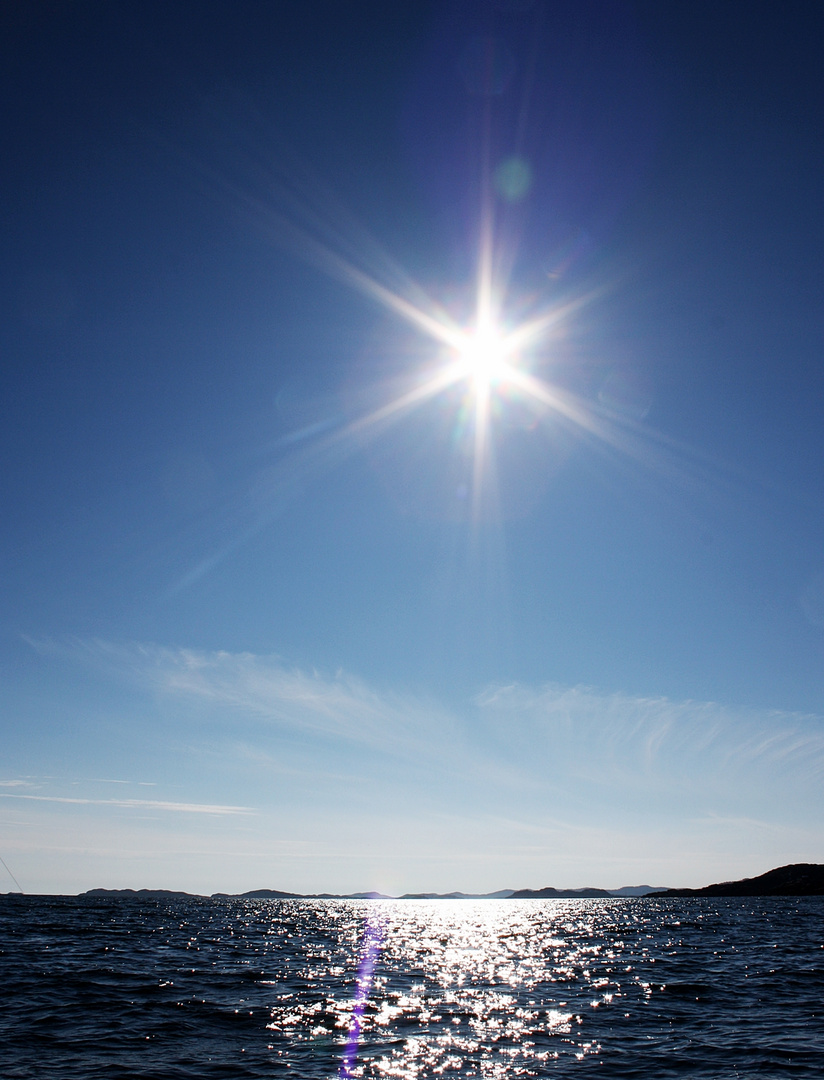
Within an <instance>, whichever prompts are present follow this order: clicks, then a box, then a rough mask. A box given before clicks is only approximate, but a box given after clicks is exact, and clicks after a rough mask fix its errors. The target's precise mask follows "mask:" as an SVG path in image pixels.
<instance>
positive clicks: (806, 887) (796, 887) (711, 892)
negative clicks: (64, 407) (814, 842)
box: [652, 863, 824, 897]
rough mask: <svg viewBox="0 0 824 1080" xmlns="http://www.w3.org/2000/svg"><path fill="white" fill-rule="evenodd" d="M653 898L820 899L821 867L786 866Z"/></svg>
mask: <svg viewBox="0 0 824 1080" xmlns="http://www.w3.org/2000/svg"><path fill="white" fill-rule="evenodd" d="M652 895H653V896H656V897H657V896H824V865H822V864H821V863H790V864H789V865H787V866H779V867H776V869H775V870H768V871H767V872H766V874H759V876H758V877H754V878H741V879H740V880H739V881H721V882H718V883H717V884H715V885H705V886H704V888H703V889H665V890H663V891H662V892H656V893H653V894H652Z"/></svg>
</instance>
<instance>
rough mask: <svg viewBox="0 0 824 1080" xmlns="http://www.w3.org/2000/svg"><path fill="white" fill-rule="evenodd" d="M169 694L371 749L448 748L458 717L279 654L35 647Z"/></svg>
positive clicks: (95, 645) (101, 645)
mask: <svg viewBox="0 0 824 1080" xmlns="http://www.w3.org/2000/svg"><path fill="white" fill-rule="evenodd" d="M32 644H33V645H34V646H35V647H36V648H37V649H38V650H39V651H41V652H46V653H57V654H60V655H63V656H66V655H70V656H71V657H73V658H74V659H78V660H82V661H83V662H84V663H91V664H93V665H94V666H95V667H98V668H102V669H104V670H106V671H108V672H109V673H111V674H116V675H119V676H121V677H124V678H126V679H128V680H129V681H131V682H133V683H134V682H136V683H137V684H139V685H140V686H141V687H143V688H144V689H145V688H150V689H152V690H154V691H155V692H158V693H160V694H163V695H170V696H175V697H178V698H185V699H188V700H189V701H193V702H202V703H203V704H205V705H208V704H212V705H216V706H222V707H224V708H225V710H226V712H227V719H228V718H229V716H230V715H231V714H233V713H234V714H239V715H243V716H246V717H252V718H256V719H259V720H263V721H268V722H270V723H272V724H276V725H279V726H281V727H283V728H286V729H291V730H294V731H298V732H305V733H309V734H314V735H320V736H326V737H328V738H333V739H343V740H347V741H350V742H356V743H361V744H363V743H365V744H368V745H370V746H372V747H373V748H375V749H385V750H397V749H399V748H405V749H407V750H413V749H420V748H422V747H426V746H428V745H431V744H432V743H433V742H434V743H437V744H438V745H441V746H442V745H443V742H444V738H445V735H446V732H447V731H449V730H451V729H453V728H454V725H455V717H454V716H453V715H452V714H450V713H449V712H448V711H447V710H446V709H444V708H443V707H442V706H440V705H438V704H437V703H433V702H427V701H423V700H420V699H417V698H415V697H413V696H412V695H401V694H397V693H394V692H391V691H382V690H378V689H376V688H374V687H372V686H370V685H369V684H367V683H366V682H364V681H363V680H361V679H358V678H356V677H355V676H352V675H349V674H347V673H345V672H343V671H339V672H337V673H335V674H334V675H325V674H322V673H320V672H318V671H316V670H311V671H306V670H302V669H300V668H298V667H295V666H290V665H288V664H286V663H285V662H284V661H283V660H282V659H281V658H280V657H278V656H261V655H257V654H254V653H248V652H242V653H231V652H226V651H211V652H210V651H206V650H197V649H187V648H173V647H169V646H162V645H154V644H128V645H120V644H112V643H109V642H104V641H99V640H92V641H82V640H71V641H68V642H63V643H59V642H58V643H54V642H32Z"/></svg>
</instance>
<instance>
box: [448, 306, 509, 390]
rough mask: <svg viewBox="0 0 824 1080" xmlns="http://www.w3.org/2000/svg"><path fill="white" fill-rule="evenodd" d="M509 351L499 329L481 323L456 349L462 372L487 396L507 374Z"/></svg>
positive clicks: (489, 324) (490, 324)
mask: <svg viewBox="0 0 824 1080" xmlns="http://www.w3.org/2000/svg"><path fill="white" fill-rule="evenodd" d="M508 352H509V350H508V348H507V344H506V342H505V340H504V338H503V337H502V335H501V333H500V331H499V330H498V328H497V327H496V326H495V325H494V324H493V323H482V324H480V325H479V326H477V327H476V328H475V329H474V330H473V331H471V332H470V333H468V334H467V335H466V337H465V339H464V341H463V342H462V343H461V345H460V347H459V349H458V355H459V364H460V367H461V373H462V374H463V376H464V378H466V379H468V380H469V381H470V382H471V383H472V384H473V386H474V388H475V390H476V391H477V392H480V393H484V394H485V393H488V392H489V390H490V389H491V387H492V386H493V384H494V383H496V382H498V381H499V380H500V379H502V378H505V377H506V375H507V373H508V370H509V364H508V363H507V354H508Z"/></svg>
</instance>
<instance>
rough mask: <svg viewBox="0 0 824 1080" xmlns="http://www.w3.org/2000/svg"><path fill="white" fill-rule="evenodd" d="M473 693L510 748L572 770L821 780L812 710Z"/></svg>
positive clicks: (820, 747)
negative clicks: (543, 756)
mask: <svg viewBox="0 0 824 1080" xmlns="http://www.w3.org/2000/svg"><path fill="white" fill-rule="evenodd" d="M476 700H477V705H478V708H479V710H480V713H481V715H482V716H483V717H485V719H486V725H487V727H488V728H491V729H492V730H495V729H497V730H505V731H506V733H507V745H508V747H509V749H510V752H512V753H515V754H524V753H526V749H527V747H532V751H533V754H535V753H540V752H541V751H546V752H551V753H552V755H553V756H554V757H556V758H558V759H561V760H563V761H564V762H565V765H566V767H567V768H569V769H571V770H573V772H575V773H577V774H578V775H580V776H582V777H584V776H588V777H592V776H593V775H594V774H600V775H603V774H604V773H612V774H613V776H614V778H615V779H616V780H618V781H621V780H622V781H624V782H630V781H631V780H632V779H633V778H634V779H635V780H636V781H637V780H640V779H644V781H645V782H649V781H650V780H657V781H660V782H662V783H669V782H670V781H671V779H672V778H673V776H681V777H683V778H688V779H690V780H695V779H700V778H702V777H707V776H709V775H716V776H720V777H723V778H725V779H726V780H727V781H728V782H730V783H732V781H733V780H734V779H735V777H736V776H739V777H740V776H743V775H747V774H749V775H752V774H754V773H756V772H759V771H767V772H770V773H771V774H772V776H773V777H774V778H775V779H778V778H779V777H780V776H781V775H782V774H788V775H789V774H791V775H792V776H794V777H795V778H796V779H798V780H803V781H805V782H811V781H814V782H817V781H820V780H821V779H824V718H822V717H821V716H817V715H814V714H804V713H794V712H789V711H781V710H755V709H746V708H735V707H731V706H728V705H723V704H720V703H717V702H712V701H689V700H687V701H673V700H671V699H669V698H666V697H641V696H632V695H628V694H624V693H605V692H602V691H598V690H595V689H593V688H591V687H587V686H574V687H566V686H559V685H557V684H552V683H550V684H547V685H545V686H543V687H540V688H537V689H536V688H532V687H527V686H523V685H519V684H510V685H506V686H494V687H488V688H487V689H486V690H484V691H483V692H482V693H481V694H480V695H479V696H478V698H477V699H476Z"/></svg>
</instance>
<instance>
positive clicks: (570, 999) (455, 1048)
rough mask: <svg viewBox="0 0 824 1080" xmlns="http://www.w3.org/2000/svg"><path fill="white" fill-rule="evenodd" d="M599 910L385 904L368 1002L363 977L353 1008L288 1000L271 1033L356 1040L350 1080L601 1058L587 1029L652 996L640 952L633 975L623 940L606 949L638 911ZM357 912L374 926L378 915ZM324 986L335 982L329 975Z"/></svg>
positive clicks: (489, 1072)
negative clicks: (601, 1015) (602, 1013)
mask: <svg viewBox="0 0 824 1080" xmlns="http://www.w3.org/2000/svg"><path fill="white" fill-rule="evenodd" d="M592 903H593V902H591V901H561V902H554V903H552V904H541V903H538V904H536V903H532V902H530V901H513V900H508V901H501V902H496V901H489V900H487V901H482V902H473V901H466V900H463V901H448V900H440V901H402V902H392V901H381V902H379V903H378V904H377V905H375V907H376V909H379V912H380V918H381V934H382V945H381V956H380V960H379V961H378V962H377V963H376V965H375V967H374V973H373V975H372V978H371V988H370V992H369V997H368V1000H365V999H364V996H363V994H362V989H363V987H362V978H361V976H359V977H358V979H357V980H356V984H355V986H354V988H353V990H354V999H353V997H351V996H348V995H347V996H343V997H336V998H333V997H331V996H329V995H327V996H325V998H324V999H323V1000H322V1001H314V1002H312V1004H305V1005H303V1006H302V1007H301V1006H298V1005H297V1003H296V1002H295V1000H294V998H291V996H290V999H289V1000H285V999H284V998H281V1004H280V1005H279V1006H278V1007H276V1008H275V1009H274V1010H273V1014H272V1022H271V1023H270V1025H269V1027H270V1029H271V1030H275V1031H280V1032H282V1033H287V1032H288V1034H289V1037H290V1039H291V1040H293V1041H299V1040H302V1039H306V1038H309V1039H312V1040H319V1039H320V1040H322V1041H324V1042H325V1041H328V1039H329V1038H330V1036H333V1037H335V1038H336V1039H339V1040H342V1038H343V1035H344V1033H345V1032H346V1031H347V1030H348V1031H349V1033H350V1035H349V1042H348V1043H346V1050H344V1051H342V1053H343V1056H344V1062H345V1066H346V1071H344V1070H343V1069H342V1070H341V1075H345V1076H352V1077H363V1078H367V1077H398V1078H402V1077H412V1076H416V1077H417V1076H430V1075H431V1076H436V1075H441V1074H443V1073H449V1072H451V1071H453V1070H459V1069H463V1068H465V1067H466V1066H467V1065H471V1067H472V1070H473V1071H472V1075H477V1076H483V1077H497V1076H503V1075H535V1073H534V1069H535V1067H536V1066H538V1065H539V1063H541V1062H546V1061H550V1060H556V1059H560V1058H570V1059H571V1060H575V1059H577V1060H581V1059H582V1058H585V1057H590V1056H593V1055H597V1054H599V1052H600V1049H601V1047H600V1042H599V1040H598V1039H597V1038H594V1037H593V1035H592V1032H588V1030H587V1029H588V1020H587V1018H588V1016H590V1015H592V1010H593V1009H598V1010H602V1009H615V1010H616V1013H618V1011H619V1009H621V1008H623V1007H624V1006H623V1005H622V1001H621V999H624V998H627V997H632V998H635V999H640V998H641V997H646V995H647V992H648V991H647V984H646V983H645V981H643V980H642V977H641V974H640V972H639V969H638V961H639V959H642V958H643V951H642V953H641V955H639V952H638V943H636V945H635V951H634V952H633V954H632V963H630V964H627V963H626V959H627V957H624V956H623V951H624V942H623V940H622V935H621V933H612V934H610V935H608V937H607V939H606V942H605V935H604V930H605V925H607V924H609V923H613V924H617V925H614V927H613V929H620V928H621V927H622V924H627V923H628V922H631V919H632V906H631V905H629V904H627V903H623V904H621V905H616V906H615V907H611V906H610V905H608V904H603V903H600V904H599V907H598V909H597V910H595V909H594V908H593V906H592ZM350 911H351V914H352V915H353V916H355V917H356V918H359V919H360V920H362V919H364V918H366V919H367V920H373V919H374V912H370V911H369V907H368V906H367V909H366V911H364V908H363V907H362V906H361V907H360V910H359V911H358V910H352V909H351V908H350ZM366 925H367V931H366V933H365V934H364V937H363V943H362V952H361V956H362V957H363V956H365V955H366V954H367V951H368V948H369V947H370V946H369V941H370V934H369V931H368V927H369V925H370V923H369V922H367V924H366ZM355 955H357V953H356V954H355ZM356 964H357V961H356ZM362 967H363V959H361V968H362ZM305 974H306V975H309V972H308V971H306V972H305ZM315 978H317V979H318V982H319V983H321V982H323V981H324V980H323V978H322V973H321V972H318V971H316V972H315ZM349 985H350V986H351V982H350V984H349ZM327 986H328V983H327ZM359 1009H360V1012H358V1010H359ZM355 1025H357V1031H358V1036H359V1046H358V1047H357V1053H356V1054H355V1053H353V1052H352V1042H351V1033H352V1031H353V1029H354V1027H355ZM335 1033H339V1034H337V1035H336V1034H335ZM340 1045H341V1046H342V1045H343V1043H342V1042H341V1043H340ZM346 1055H348V1057H347V1056H346Z"/></svg>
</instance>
